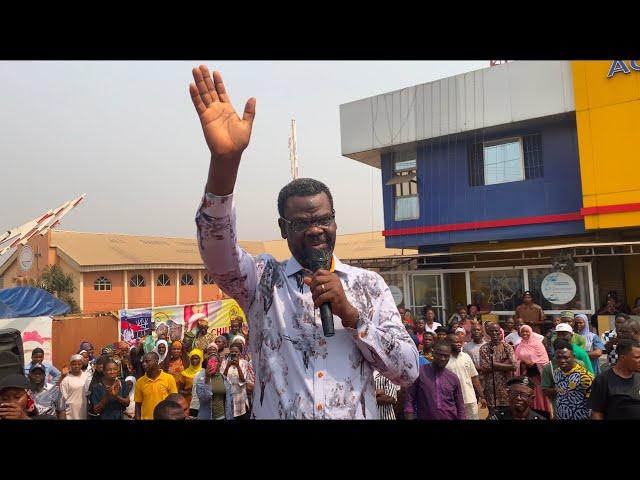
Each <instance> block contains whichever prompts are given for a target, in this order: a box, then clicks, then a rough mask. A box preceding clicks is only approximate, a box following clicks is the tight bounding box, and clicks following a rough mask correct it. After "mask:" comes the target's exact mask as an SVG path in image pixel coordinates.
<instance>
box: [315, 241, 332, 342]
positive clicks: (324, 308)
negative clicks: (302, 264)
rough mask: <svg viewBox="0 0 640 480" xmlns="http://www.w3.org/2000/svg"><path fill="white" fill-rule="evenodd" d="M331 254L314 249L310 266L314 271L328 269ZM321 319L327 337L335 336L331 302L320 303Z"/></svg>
mask: <svg viewBox="0 0 640 480" xmlns="http://www.w3.org/2000/svg"><path fill="white" fill-rule="evenodd" d="M330 259H331V256H330V254H329V253H328V252H325V251H324V250H319V249H313V251H312V252H311V253H310V254H309V260H308V266H309V269H310V270H311V271H313V272H316V271H318V270H320V269H323V268H324V269H326V268H327V264H328V263H329V261H330ZM320 319H321V320H322V331H323V332H324V336H325V337H333V335H334V334H335V333H336V332H335V330H334V328H333V312H332V311H331V304H330V303H329V302H326V303H323V304H322V305H320Z"/></svg>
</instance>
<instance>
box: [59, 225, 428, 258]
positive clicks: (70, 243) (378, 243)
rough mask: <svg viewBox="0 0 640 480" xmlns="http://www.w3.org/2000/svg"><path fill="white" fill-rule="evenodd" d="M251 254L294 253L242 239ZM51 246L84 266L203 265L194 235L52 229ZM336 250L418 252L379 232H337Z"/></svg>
mask: <svg viewBox="0 0 640 480" xmlns="http://www.w3.org/2000/svg"><path fill="white" fill-rule="evenodd" d="M239 243H240V246H241V247H242V248H244V249H245V250H246V251H247V252H249V253H250V254H252V255H259V254H262V253H269V254H271V255H273V256H274V257H275V258H276V259H277V260H285V259H287V258H289V257H290V256H291V253H290V252H289V247H288V246H287V241H286V240H284V239H281V240H271V241H266V242H260V241H240V242H239ZM51 246H52V247H55V248H58V249H60V251H61V252H63V253H64V254H65V255H66V256H67V257H69V258H71V259H72V260H73V261H74V262H75V263H77V264H78V265H79V266H81V267H90V266H98V265H113V266H117V265H128V266H130V265H159V264H167V265H169V264H170V265H202V259H201V258H200V252H199V251H198V245H197V243H196V239H195V238H175V237H150V236H139V235H123V234H115V233H87V232H67V231H56V230H53V231H52V235H51ZM335 253H336V255H337V256H338V257H339V258H340V259H345V260H347V259H357V258H370V257H387V256H393V255H402V254H403V253H404V254H405V255H406V254H408V253H415V250H410V249H405V250H401V249H389V248H385V246H384V237H383V236H382V235H381V233H380V232H366V233H356V234H346V235H338V237H337V239H336V248H335Z"/></svg>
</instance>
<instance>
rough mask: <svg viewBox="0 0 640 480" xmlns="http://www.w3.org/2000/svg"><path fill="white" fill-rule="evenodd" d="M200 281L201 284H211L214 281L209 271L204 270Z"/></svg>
mask: <svg viewBox="0 0 640 480" xmlns="http://www.w3.org/2000/svg"><path fill="white" fill-rule="evenodd" d="M202 283H203V285H213V284H214V283H215V282H214V281H213V277H212V276H211V275H210V274H209V272H205V274H204V277H203V278H202Z"/></svg>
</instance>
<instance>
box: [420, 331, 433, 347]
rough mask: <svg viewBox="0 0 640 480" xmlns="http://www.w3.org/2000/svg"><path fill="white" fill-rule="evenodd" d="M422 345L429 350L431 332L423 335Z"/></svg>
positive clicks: (431, 337)
mask: <svg viewBox="0 0 640 480" xmlns="http://www.w3.org/2000/svg"><path fill="white" fill-rule="evenodd" d="M422 344H423V345H424V347H425V348H427V349H430V348H431V346H432V345H433V334H432V333H431V332H427V333H425V334H424V337H423V338H422Z"/></svg>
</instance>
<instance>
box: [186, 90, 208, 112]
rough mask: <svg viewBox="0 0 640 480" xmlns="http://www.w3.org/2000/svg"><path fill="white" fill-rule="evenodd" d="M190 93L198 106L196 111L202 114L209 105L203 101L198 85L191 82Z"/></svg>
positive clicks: (194, 104)
mask: <svg viewBox="0 0 640 480" xmlns="http://www.w3.org/2000/svg"><path fill="white" fill-rule="evenodd" d="M189 94H190V95H191V101H192V102H193V106H194V107H196V112H198V115H202V114H203V113H204V112H205V111H206V110H207V107H206V106H205V104H204V103H203V102H202V98H201V97H200V92H199V91H198V87H196V86H195V84H194V83H190V84H189Z"/></svg>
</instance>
